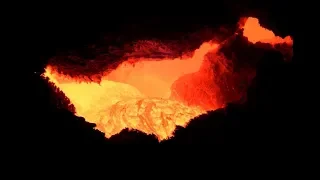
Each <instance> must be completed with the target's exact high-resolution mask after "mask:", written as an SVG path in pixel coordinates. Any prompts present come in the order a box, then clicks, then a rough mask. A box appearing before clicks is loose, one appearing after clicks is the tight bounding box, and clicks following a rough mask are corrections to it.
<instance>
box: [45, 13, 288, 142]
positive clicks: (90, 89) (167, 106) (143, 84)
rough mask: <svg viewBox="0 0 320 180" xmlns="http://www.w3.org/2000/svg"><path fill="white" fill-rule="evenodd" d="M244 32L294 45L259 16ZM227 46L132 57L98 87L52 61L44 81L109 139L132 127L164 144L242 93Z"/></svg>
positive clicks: (215, 44)
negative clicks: (183, 53) (59, 68)
mask: <svg viewBox="0 0 320 180" xmlns="http://www.w3.org/2000/svg"><path fill="white" fill-rule="evenodd" d="M240 28H242V29H243V36H244V37H246V38H247V39H248V41H249V42H247V43H256V42H261V43H268V44H272V45H275V44H287V45H288V46H290V47H291V46H292V39H291V37H290V36H287V37H286V38H284V39H282V38H280V37H278V36H275V35H274V33H273V32H272V31H270V30H268V29H265V28H263V27H261V26H260V25H259V21H258V19H256V18H251V17H249V18H247V19H246V22H245V24H243V26H241V27H240ZM242 38H243V37H242ZM230 39H231V38H230ZM226 41H232V40H229V39H227V40H226ZM223 47H225V45H224V43H221V42H204V43H203V44H202V45H201V46H200V47H199V48H198V49H196V50H195V51H194V53H193V55H192V56H185V57H177V58H129V59H127V60H126V61H123V62H122V63H121V64H120V65H118V66H117V67H116V68H115V69H112V70H110V69H108V70H106V73H104V74H105V75H104V76H103V77H101V79H99V81H100V83H98V82H84V81H82V79H81V78H77V77H71V76H69V75H65V74H63V73H60V72H58V71H57V70H56V69H57V66H59V64H50V62H49V65H48V66H47V67H46V69H45V72H44V74H43V77H46V78H48V80H49V81H50V82H51V83H53V84H54V86H56V87H57V88H58V89H60V90H61V91H62V92H63V93H64V94H65V95H66V97H68V98H69V100H70V101H71V103H72V104H73V105H74V107H75V111H76V115H77V116H82V117H84V118H85V119H86V121H88V122H91V123H95V124H96V125H97V126H96V128H97V129H98V130H100V131H102V132H104V133H105V136H106V137H107V138H109V137H111V136H112V135H114V134H117V133H120V132H121V131H122V130H123V129H125V128H129V129H137V130H140V131H142V132H144V133H147V134H154V135H156V136H157V137H158V139H159V140H164V139H167V138H170V137H172V135H173V132H174V130H175V128H176V126H177V125H179V126H183V127H185V126H186V125H187V124H188V122H189V121H190V120H191V119H193V118H195V117H197V116H199V115H201V114H204V113H206V111H209V110H215V109H218V108H221V107H223V106H224V105H225V103H227V102H229V101H236V100H238V99H239V98H241V96H242V95H243V94H242V92H240V91H239V90H238V89H237V88H236V86H233V85H235V84H237V80H235V79H236V78H235V76H234V74H235V70H234V66H233V63H232V60H230V59H228V58H227V57H226V56H225V55H224V54H223V53H222V52H221V49H223ZM132 62H133V63H132ZM252 72H253V73H252V74H254V71H252ZM247 76H249V73H248V74H245V75H243V74H242V75H241V77H244V79H248V81H249V80H250V79H251V78H252V77H250V78H249V77H247ZM228 78H231V79H233V81H232V83H231V84H230V83H229V82H230V81H229V80H228ZM226 90H228V92H229V93H231V94H232V95H229V94H228V93H227V91H226ZM233 94H234V95H233Z"/></svg>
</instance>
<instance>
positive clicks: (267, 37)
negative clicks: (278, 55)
mask: <svg viewBox="0 0 320 180" xmlns="http://www.w3.org/2000/svg"><path fill="white" fill-rule="evenodd" d="M243 36H245V37H247V38H248V40H249V41H250V42H252V43H256V42H263V43H269V44H272V45H275V44H281V43H287V44H290V45H292V44H293V40H292V38H291V37H290V36H286V37H285V38H284V39H283V38H281V37H279V36H276V35H275V34H274V33H273V32H272V31H271V30H269V29H266V28H264V27H262V26H260V23H259V19H257V18H253V17H249V18H248V19H247V20H246V23H245V24H244V26H243Z"/></svg>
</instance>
